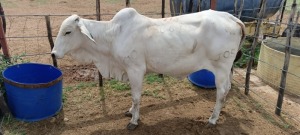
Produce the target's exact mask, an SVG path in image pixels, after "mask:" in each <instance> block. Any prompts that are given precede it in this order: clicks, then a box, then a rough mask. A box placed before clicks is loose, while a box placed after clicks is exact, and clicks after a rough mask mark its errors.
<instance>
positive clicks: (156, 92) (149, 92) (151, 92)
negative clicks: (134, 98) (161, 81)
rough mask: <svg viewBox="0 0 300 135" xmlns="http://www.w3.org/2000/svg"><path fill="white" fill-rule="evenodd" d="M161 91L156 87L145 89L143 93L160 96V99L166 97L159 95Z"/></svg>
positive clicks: (144, 94)
mask: <svg viewBox="0 0 300 135" xmlns="http://www.w3.org/2000/svg"><path fill="white" fill-rule="evenodd" d="M159 91H160V90H158V89H155V90H153V91H151V90H145V91H144V92H143V93H142V95H143V96H151V97H154V98H160V99H166V98H165V97H164V96H161V95H159Z"/></svg>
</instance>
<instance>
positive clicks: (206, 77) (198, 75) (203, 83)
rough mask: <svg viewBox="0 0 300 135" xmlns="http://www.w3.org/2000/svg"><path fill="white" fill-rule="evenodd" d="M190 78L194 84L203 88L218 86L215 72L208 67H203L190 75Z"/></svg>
mask: <svg viewBox="0 0 300 135" xmlns="http://www.w3.org/2000/svg"><path fill="white" fill-rule="evenodd" d="M188 79H189V80H190V82H191V83H192V84H194V85H196V86H198V87H201V88H206V89H214V88H216V84H215V76H214V74H213V73H212V72H211V71H209V70H206V69H202V70H199V71H196V72H194V73H192V74H190V75H188Z"/></svg>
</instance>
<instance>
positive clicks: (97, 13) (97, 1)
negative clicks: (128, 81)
mask: <svg viewBox="0 0 300 135" xmlns="http://www.w3.org/2000/svg"><path fill="white" fill-rule="evenodd" d="M96 16H97V21H101V12H100V0H96ZM98 76H99V86H100V87H103V77H102V75H101V73H100V71H99V70H98Z"/></svg>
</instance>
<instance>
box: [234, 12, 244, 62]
mask: <svg viewBox="0 0 300 135" xmlns="http://www.w3.org/2000/svg"><path fill="white" fill-rule="evenodd" d="M232 18H233V20H234V21H235V22H236V23H237V24H238V25H239V26H240V27H241V33H242V37H241V41H240V45H239V50H238V52H237V55H236V57H235V59H234V62H236V61H238V60H239V59H240V58H241V57H242V51H241V48H242V44H243V42H244V40H245V37H246V34H245V29H246V28H245V25H244V23H243V22H242V21H241V20H240V19H238V18H236V17H232Z"/></svg>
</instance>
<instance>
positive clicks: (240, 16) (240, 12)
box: [238, 0, 244, 19]
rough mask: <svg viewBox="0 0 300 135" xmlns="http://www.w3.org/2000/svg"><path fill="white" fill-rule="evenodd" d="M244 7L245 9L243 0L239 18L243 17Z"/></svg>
mask: <svg viewBox="0 0 300 135" xmlns="http://www.w3.org/2000/svg"><path fill="white" fill-rule="evenodd" d="M243 9H244V0H242V1H241V5H240V12H239V15H238V18H239V19H241V16H242V12H243Z"/></svg>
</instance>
